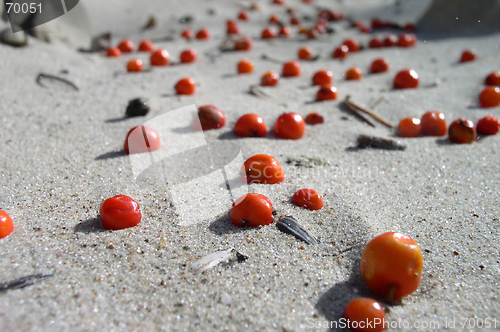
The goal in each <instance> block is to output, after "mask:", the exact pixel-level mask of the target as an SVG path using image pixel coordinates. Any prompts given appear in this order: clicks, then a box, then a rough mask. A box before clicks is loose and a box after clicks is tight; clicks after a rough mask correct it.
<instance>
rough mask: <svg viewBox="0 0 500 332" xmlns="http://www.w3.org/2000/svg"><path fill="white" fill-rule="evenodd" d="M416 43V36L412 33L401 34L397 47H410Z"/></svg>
mask: <svg viewBox="0 0 500 332" xmlns="http://www.w3.org/2000/svg"><path fill="white" fill-rule="evenodd" d="M416 42H417V36H415V35H414V34H413V33H402V34H400V35H399V39H398V46H399V47H411V46H413V45H415V43H416Z"/></svg>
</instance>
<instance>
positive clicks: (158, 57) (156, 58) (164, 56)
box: [149, 48, 170, 66]
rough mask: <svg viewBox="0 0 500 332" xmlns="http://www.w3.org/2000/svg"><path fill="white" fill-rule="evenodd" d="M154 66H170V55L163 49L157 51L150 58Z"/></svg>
mask: <svg viewBox="0 0 500 332" xmlns="http://www.w3.org/2000/svg"><path fill="white" fill-rule="evenodd" d="M149 61H150V62H151V65H152V66H168V65H169V64H170V54H168V52H167V50H164V49H162V48H160V49H157V50H156V51H154V52H153V54H151V57H150V58H149Z"/></svg>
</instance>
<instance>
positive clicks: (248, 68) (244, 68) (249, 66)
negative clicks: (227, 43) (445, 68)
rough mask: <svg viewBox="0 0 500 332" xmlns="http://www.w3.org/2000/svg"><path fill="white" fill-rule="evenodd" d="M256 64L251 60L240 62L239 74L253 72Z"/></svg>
mask: <svg viewBox="0 0 500 332" xmlns="http://www.w3.org/2000/svg"><path fill="white" fill-rule="evenodd" d="M253 68H254V64H253V62H252V61H251V60H249V59H243V60H241V61H240V62H238V74H249V73H252V72H253Z"/></svg>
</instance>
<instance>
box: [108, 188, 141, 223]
mask: <svg viewBox="0 0 500 332" xmlns="http://www.w3.org/2000/svg"><path fill="white" fill-rule="evenodd" d="M99 213H100V215H101V221H102V227H104V228H105V229H111V230H118V229H124V228H129V227H134V226H136V225H137V224H138V223H140V222H141V219H142V215H141V211H140V207H139V204H138V203H137V202H136V201H134V200H133V199H132V198H130V197H128V196H125V195H116V196H114V197H111V198H108V199H106V200H105V201H104V202H103V203H102V204H101V208H100V209H99Z"/></svg>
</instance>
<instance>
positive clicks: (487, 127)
mask: <svg viewBox="0 0 500 332" xmlns="http://www.w3.org/2000/svg"><path fill="white" fill-rule="evenodd" d="M499 127H500V122H499V121H498V119H497V118H496V117H494V116H493V115H487V116H485V117H484V118H481V119H479V121H478V122H477V126H476V128H477V132H478V133H479V134H481V135H496V134H497V133H498V129H499Z"/></svg>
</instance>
